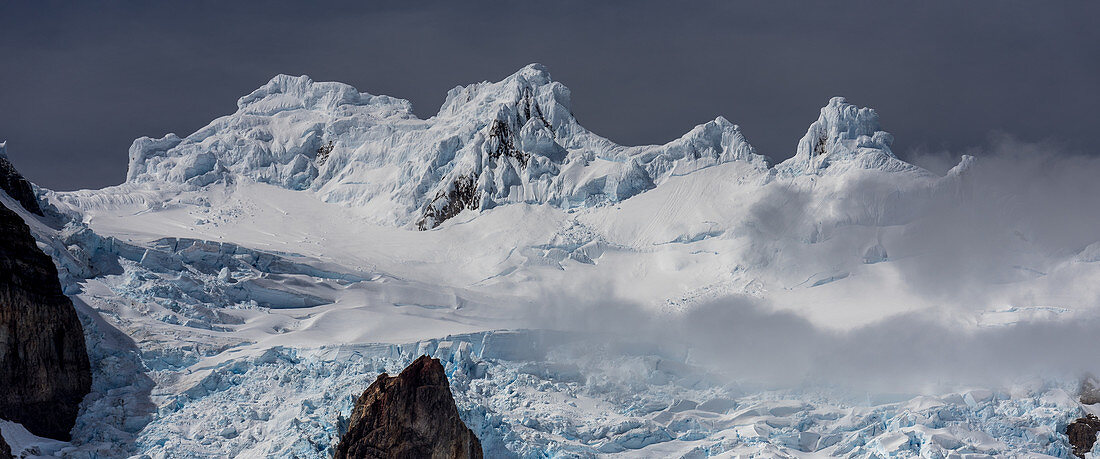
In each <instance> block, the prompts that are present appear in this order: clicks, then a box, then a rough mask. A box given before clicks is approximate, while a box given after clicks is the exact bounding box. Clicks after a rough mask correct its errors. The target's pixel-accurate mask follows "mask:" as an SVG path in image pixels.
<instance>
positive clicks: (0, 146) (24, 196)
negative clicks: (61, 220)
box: [0, 143, 42, 215]
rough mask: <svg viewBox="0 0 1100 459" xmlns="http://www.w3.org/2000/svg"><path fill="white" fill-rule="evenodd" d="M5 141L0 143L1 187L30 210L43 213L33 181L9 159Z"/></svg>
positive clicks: (39, 213)
mask: <svg viewBox="0 0 1100 459" xmlns="http://www.w3.org/2000/svg"><path fill="white" fill-rule="evenodd" d="M4 147H5V145H4V143H0V189H3V190H4V191H5V192H7V193H8V196H11V197H12V199H14V200H16V201H19V204H21V205H22V206H23V208H24V209H27V210H28V211H30V212H34V213H35V214H38V215H42V209H41V208H39V206H38V198H37V197H36V196H35V195H34V187H33V186H31V182H28V181H27V179H25V178H23V175H22V174H20V173H19V171H17V170H15V166H13V165H12V163H11V161H8V156H7V154H6V151H5V148H4Z"/></svg>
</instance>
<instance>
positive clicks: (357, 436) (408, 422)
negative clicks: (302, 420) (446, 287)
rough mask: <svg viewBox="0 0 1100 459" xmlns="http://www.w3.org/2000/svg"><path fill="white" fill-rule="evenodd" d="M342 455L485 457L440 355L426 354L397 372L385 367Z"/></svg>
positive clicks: (357, 413)
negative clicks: (457, 402) (453, 392)
mask: <svg viewBox="0 0 1100 459" xmlns="http://www.w3.org/2000/svg"><path fill="white" fill-rule="evenodd" d="M334 457H335V458H336V459H351V458H437V459H443V458H455V459H457V458H481V457H482V451H481V443H480V442H479V441H478V439H477V437H476V436H475V435H474V433H473V431H471V430H470V429H469V428H468V427H466V424H464V423H463V422H462V420H461V419H459V417H458V408H457V406H455V401H454V398H452V397H451V388H450V385H449V384H448V382H447V374H446V373H444V369H443V365H442V364H441V363H440V362H439V359H433V358H430V357H428V356H426V355H425V356H421V357H420V358H418V359H416V361H414V362H413V363H412V364H411V365H409V366H408V368H405V370H404V371H402V372H401V374H399V375H397V376H389V375H387V374H386V373H382V374H381V375H379V376H378V379H375V380H374V383H372V384H371V385H370V387H368V388H367V390H366V391H364V392H363V395H361V396H360V397H359V400H358V401H357V402H356V403H355V408H353V409H352V412H351V418H350V419H349V420H348V430H347V433H345V434H344V436H343V438H341V439H340V443H339V444H338V445H337V446H336V454H335V456H334Z"/></svg>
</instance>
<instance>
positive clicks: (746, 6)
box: [0, 1, 1100, 189]
mask: <svg viewBox="0 0 1100 459" xmlns="http://www.w3.org/2000/svg"><path fill="white" fill-rule="evenodd" d="M1098 5H1100V4H1097V3H1095V2H1049V3H1035V2H1002V1H980V2H965V3H962V2H922V3H894V2H890V3H886V2H882V3H880V2H854V3H844V4H839V3H835V2H827V3H826V2H814V3H810V2H716V3H710V2H692V3H686V2H669V3H648V2H645V3H638V2H631V3H615V2H611V3H606V2H605V3H599V4H594V3H593V2H552V1H551V2H510V3H503V2H501V3H496V2H493V3H477V4H466V3H462V2H455V3H438V4H435V3H424V2H416V3H412V4H410V3H393V4H389V3H370V4H369V6H364V5H358V4H350V3H349V4H341V3H316V2H309V3H305V2H302V3H298V2H287V3H277V2H276V3H272V2H263V3H260V2H256V3H245V2H179V3H171V4H170V3H166V2H157V3H94V4H93V3H77V4H68V3H37V2H36V3H31V2H26V3H14V2H7V3H4V4H3V6H0V65H2V67H3V71H0V139H8V140H10V142H9V145H8V147H9V152H10V154H11V155H12V158H13V160H14V161H15V162H16V165H17V166H18V167H20V168H21V169H22V170H23V172H24V173H25V174H26V175H28V176H29V177H30V178H31V179H32V180H33V181H35V182H37V183H39V184H42V185H44V186H47V187H50V188H55V189H73V188H80V187H99V186H104V185H109V184H115V183H118V182H121V181H122V179H123V177H124V174H125V166H126V149H127V148H128V147H129V144H130V142H131V141H132V139H133V138H135V137H138V136H141V135H149V136H158V137H159V136H161V135H163V134H165V133H167V132H176V133H178V134H180V135H186V134H189V133H191V132H193V131H194V130H196V129H197V128H199V127H201V126H203V125H205V124H206V123H207V122H208V121H210V120H211V119H213V118H215V117H217V116H220V115H224V114H227V113H230V112H232V111H234V110H235V105H234V103H235V101H236V99H237V98H238V97H239V96H241V95H243V94H247V93H248V92H250V91H251V90H252V89H254V88H255V87H257V86H259V85H261V84H263V83H264V82H266V81H267V79H269V78H270V77H271V76H272V75H274V74H277V73H289V74H308V75H310V76H311V77H313V78H314V79H316V80H337V81H343V82H346V83H349V84H352V85H354V86H356V87H357V88H359V89H360V90H361V91H366V92H370V93H373V94H388V95H392V96H395V97H401V98H406V99H410V100H411V101H412V102H413V105H414V109H415V110H416V112H417V113H418V114H419V115H421V116H430V115H432V114H434V113H435V111H436V110H437V108H438V106H439V104H440V103H441V102H442V100H443V96H444V93H445V92H446V90H448V89H450V88H451V87H453V86H455V85H457V84H465V83H470V82H475V81H481V80H497V79H500V78H502V77H503V76H506V75H508V74H509V73H511V72H513V71H514V70H516V69H518V68H519V67H521V66H523V65H525V64H527V63H530V62H541V63H544V64H546V65H547V66H549V68H550V70H551V72H552V74H553V75H554V77H555V79H557V80H559V81H562V82H563V83H565V84H566V85H567V86H569V87H570V88H571V89H572V90H573V102H574V106H573V109H574V112H575V114H576V115H577V117H578V118H579V119H580V121H581V123H583V124H584V125H585V126H587V127H588V128H590V129H592V130H594V131H595V132H597V133H600V134H602V135H605V136H608V137H610V138H611V139H613V140H615V141H617V142H620V143H627V144H642V143H661V142H665V141H667V140H670V139H672V138H675V137H677V136H679V135H681V134H682V133H683V132H685V131H687V130H688V129H690V128H691V127H692V126H693V125H695V124H697V123H700V122H704V121H706V120H709V119H712V118H714V117H715V116H717V115H723V116H726V117H727V118H729V119H730V120H732V121H733V122H735V123H738V124H741V125H742V127H743V129H744V130H745V133H746V135H747V136H748V138H749V140H750V141H751V142H752V143H753V144H754V145H756V146H757V147H758V149H759V150H760V151H761V152H762V153H765V154H768V155H770V156H772V157H773V158H775V159H782V158H785V157H786V156H789V155H790V154H791V153H792V152H793V151H794V147H795V145H796V143H797V141H798V139H799V137H801V135H802V134H803V133H804V130H805V127H806V125H807V124H809V123H810V122H811V121H813V119H815V118H816V116H817V109H818V108H819V107H820V106H821V105H823V104H824V103H825V102H826V101H827V100H828V98H829V97H830V96H833V95H844V96H847V97H848V98H849V100H850V101H852V102H853V103H857V104H861V105H869V106H873V107H876V108H877V109H878V110H879V112H880V113H881V115H882V119H883V122H884V125H885V127H886V129H887V130H890V131H892V132H894V133H895V135H896V137H897V143H896V145H895V147H896V150H897V151H898V153H900V154H902V155H903V156H904V155H905V154H906V153H907V152H910V151H923V152H929V151H931V152H937V151H943V150H948V151H952V152H962V150H965V149H967V148H970V147H973V146H977V145H982V144H983V143H984V142H985V139H986V136H987V135H989V133H990V132H991V131H1003V132H1007V133H1010V134H1012V135H1014V136H1016V137H1018V138H1020V139H1022V140H1027V141H1032V140H1040V139H1053V140H1056V141H1060V142H1064V143H1066V144H1067V145H1068V146H1070V147H1071V148H1082V147H1084V146H1085V145H1086V142H1087V140H1086V139H1087V138H1088V137H1089V134H1091V133H1092V132H1093V131H1094V130H1095V126H1097V125H1100V116H1098V115H1097V112H1096V109H1095V108H1096V107H1097V106H1100V89H1098V88H1100V59H1097V58H1096V56H1100V28H1097V27H1095V19H1096V18H1097V17H1100V6H1098Z"/></svg>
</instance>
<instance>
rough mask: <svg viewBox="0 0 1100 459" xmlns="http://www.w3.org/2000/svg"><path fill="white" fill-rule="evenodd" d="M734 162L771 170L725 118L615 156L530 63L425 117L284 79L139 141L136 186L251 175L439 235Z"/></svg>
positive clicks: (405, 107) (132, 176)
mask: <svg viewBox="0 0 1100 459" xmlns="http://www.w3.org/2000/svg"><path fill="white" fill-rule="evenodd" d="M734 160H741V161H748V162H750V163H752V164H753V165H754V166H756V167H757V168H758V169H759V170H761V171H762V172H764V171H766V169H767V162H766V160H765V159H764V158H763V157H762V156H759V155H757V154H755V150H754V149H753V148H752V146H751V145H750V144H749V143H748V142H747V141H746V140H745V138H744V136H743V135H741V132H740V129H739V128H738V127H737V126H736V125H734V124H732V123H730V122H729V121H727V120H726V119H725V118H721V117H719V118H717V119H715V120H714V121H711V122H708V123H705V124H702V125H699V126H697V127H696V128H695V129H692V131H690V132H689V133H687V134H686V135H684V136H683V137H681V138H680V139H676V140H674V141H672V142H669V143H668V144H665V145H655V146H640V147H623V146H619V145H616V144H615V143H613V142H611V141H610V140H607V139H605V138H603V137H600V136H598V135H595V134H593V133H591V132H589V131H588V130H587V129H585V128H584V127H582V126H580V125H579V124H578V123H577V121H576V119H575V118H574V117H573V115H572V113H571V112H570V93H569V89H568V88H566V87H565V86H564V85H562V84H561V83H559V82H556V81H553V79H552V78H551V76H550V73H549V72H548V71H547V70H546V68H545V67H543V66H542V65H540V64H531V65H528V66H525V67H523V68H522V69H520V70H519V71H517V72H515V73H513V74H512V75H510V76H508V77H506V78H504V79H503V80H501V81H499V82H495V83H490V82H481V83H475V84H471V85H468V86H460V87H456V88H454V89H452V90H451V91H450V92H448V94H447V99H446V101H445V102H444V104H443V106H442V107H441V108H440V111H439V113H438V114H437V115H436V116H434V117H432V118H429V119H427V120H421V119H419V118H417V117H416V116H414V115H413V114H412V111H411V104H410V103H409V102H408V101H406V100H403V99H396V98H392V97H388V96H375V95H371V94H368V93H362V92H359V91H358V90H357V89H355V88H354V87H352V86H349V85H346V84H343V83H332V82H314V81H312V80H311V79H310V78H309V77H306V76H299V77H293V76H288V75H278V76H276V77H274V78H272V79H271V81H269V82H268V83H267V84H265V85H263V86H261V87H260V88H259V89H257V90H255V91H253V92H252V93H251V94H249V95H247V96H244V97H242V98H241V99H240V100H239V101H238V110H237V112H236V113H234V114H232V115H228V116H224V117H221V118H218V119H217V120H214V121H213V122H212V123H211V124H210V125H208V126H206V127H204V128H202V129H200V130H199V131H198V132H196V133H194V134H192V135H190V136H187V137H186V138H183V139H180V138H178V137H177V136H175V135H172V134H169V135H168V136H165V137H164V138H161V139H151V138H147V137H146V138H141V139H138V140H136V141H135V142H134V145H133V146H132V147H131V149H130V170H129V173H128V174H127V182H129V183H132V184H133V186H157V187H162V186H163V185H167V186H182V187H185V188H195V187H203V186H206V185H209V184H211V183H214V182H216V181H219V180H222V179H224V178H226V177H228V176H231V175H232V176H241V177H246V178H248V179H251V180H256V181H259V182H265V183H272V184H276V185H279V186H283V187H286V188H290V189H295V190H312V191H313V192H316V193H318V194H319V196H320V197H321V198H322V199H324V200H326V201H329V202H335V203H340V204H345V205H354V206H360V207H365V208H368V209H370V210H371V211H372V213H373V215H376V217H377V218H378V220H379V221H380V222H386V223H391V224H399V225H405V224H415V225H416V226H417V227H419V228H421V229H429V228H434V227H435V226H437V225H438V224H439V223H441V222H442V221H444V220H446V219H448V218H451V217H453V216H454V215H456V214H457V213H459V212H462V211H463V210H464V209H471V210H483V209H488V208H491V207H495V206H496V205H499V204H503V203H510V202H528V203H547V204H551V205H555V206H562V207H577V206H590V205H599V204H602V203H606V202H617V201H621V200H623V199H626V198H628V197H630V196H633V195H635V194H637V193H640V192H642V191H645V190H648V189H650V188H653V187H654V186H655V185H656V184H658V183H661V182H662V181H663V180H665V179H666V178H667V177H668V176H670V175H671V174H682V173H688V172H691V171H694V170H697V169H700V168H702V167H706V166H708V165H713V164H717V163H721V162H727V161H734ZM143 184H144V185H143Z"/></svg>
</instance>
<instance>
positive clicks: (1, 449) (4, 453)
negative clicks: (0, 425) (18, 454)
mask: <svg viewBox="0 0 1100 459" xmlns="http://www.w3.org/2000/svg"><path fill="white" fill-rule="evenodd" d="M0 459H14V456H12V455H11V447H10V446H8V443H7V442H5V441H4V437H0Z"/></svg>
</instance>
